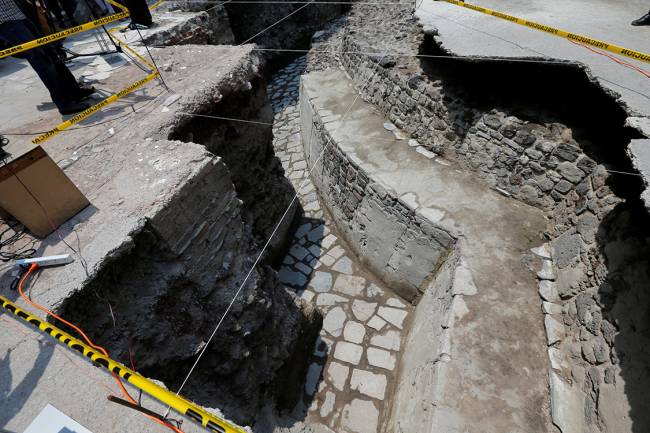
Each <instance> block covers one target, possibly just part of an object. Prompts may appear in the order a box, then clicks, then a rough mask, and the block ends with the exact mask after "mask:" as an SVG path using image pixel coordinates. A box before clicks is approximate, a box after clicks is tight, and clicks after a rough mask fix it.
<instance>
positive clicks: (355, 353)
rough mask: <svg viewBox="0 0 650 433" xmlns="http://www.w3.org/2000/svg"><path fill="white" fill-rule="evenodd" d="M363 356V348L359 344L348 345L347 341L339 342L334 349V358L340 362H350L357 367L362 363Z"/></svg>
mask: <svg viewBox="0 0 650 433" xmlns="http://www.w3.org/2000/svg"><path fill="white" fill-rule="evenodd" d="M362 355H363V347H361V346H359V345H358V344H354V343H348V342H347V341H339V342H338V343H336V346H335V347H334V358H336V359H338V360H339V361H344V362H348V363H350V364H353V365H357V364H358V363H359V361H361V356H362Z"/></svg>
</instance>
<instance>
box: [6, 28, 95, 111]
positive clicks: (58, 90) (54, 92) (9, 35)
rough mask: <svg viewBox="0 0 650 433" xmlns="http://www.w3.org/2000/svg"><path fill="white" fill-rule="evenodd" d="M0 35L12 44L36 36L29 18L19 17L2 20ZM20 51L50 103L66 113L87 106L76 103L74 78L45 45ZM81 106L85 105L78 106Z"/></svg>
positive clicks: (78, 97) (76, 95) (77, 95)
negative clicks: (43, 86)
mask: <svg viewBox="0 0 650 433" xmlns="http://www.w3.org/2000/svg"><path fill="white" fill-rule="evenodd" d="M0 38H1V39H2V40H4V41H5V42H6V43H8V44H9V45H11V46H13V45H17V44H20V43H23V42H27V41H31V40H33V39H35V38H36V36H35V32H34V31H33V30H32V29H31V23H29V21H27V20H18V21H8V22H5V23H1V24H0ZM22 54H23V55H22V57H24V58H25V59H27V61H28V62H29V64H30V65H31V67H32V68H33V69H34V71H36V73H37V74H38V76H39V78H40V79H41V81H42V82H43V84H44V85H45V87H47V90H49V92H50V96H51V97H52V102H54V104H55V105H56V106H57V108H58V109H59V111H60V112H62V113H64V114H66V113H69V112H74V110H76V111H81V110H83V109H85V108H88V104H79V102H78V101H79V99H80V89H79V85H78V84H77V80H76V79H75V78H74V75H72V73H71V72H70V70H69V69H68V68H67V67H66V66H65V65H64V64H62V63H61V61H60V60H59V59H57V58H55V57H53V56H50V55H49V54H48V52H47V50H46V49H45V48H44V47H38V48H34V49H31V50H29V51H25V52H24V53H22ZM82 106H85V108H81V107H82ZM79 108H81V110H79Z"/></svg>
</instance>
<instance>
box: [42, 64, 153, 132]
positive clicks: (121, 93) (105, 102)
mask: <svg viewBox="0 0 650 433" xmlns="http://www.w3.org/2000/svg"><path fill="white" fill-rule="evenodd" d="M157 76H158V72H154V73H152V74H150V75H147V76H146V77H144V78H143V79H141V80H140V81H136V82H135V83H133V84H131V85H130V86H129V87H127V88H126V89H123V90H120V91H119V92H117V93H115V94H113V95H111V96H109V97H108V98H106V99H104V100H103V101H102V102H100V103H99V104H96V105H93V106H92V107H90V108H88V109H87V110H85V111H82V112H81V113H79V114H77V115H75V116H73V117H71V118H70V119H68V120H66V121H65V122H63V123H61V124H59V125H58V126H56V127H55V128H54V129H51V130H49V131H47V132H46V133H45V134H42V135H39V136H38V137H36V138H35V139H33V140H32V143H34V144H40V143H42V142H44V141H46V140H49V139H50V138H52V137H54V136H55V135H57V134H59V133H60V132H61V131H63V130H64V129H67V128H69V127H71V126H72V125H74V124H75V123H79V122H81V121H82V120H84V119H85V118H86V117H89V116H90V115H92V114H94V113H95V112H97V111H99V110H101V109H102V108H104V107H106V106H107V105H110V104H112V103H113V102H115V101H117V100H118V99H120V98H122V97H124V96H126V95H128V94H129V93H131V92H133V91H134V90H136V89H137V88H138V87H141V86H143V85H144V84H146V83H148V82H149V81H151V80H153V79H154V78H156V77H157Z"/></svg>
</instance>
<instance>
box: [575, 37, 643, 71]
mask: <svg viewBox="0 0 650 433" xmlns="http://www.w3.org/2000/svg"><path fill="white" fill-rule="evenodd" d="M568 41H569V42H571V43H573V44H576V45H579V46H581V47H583V48H586V49H588V50H589V51H591V52H592V53H596V54H599V55H601V56H604V57H607V58H609V59H610V60H612V61H614V62H616V63H618V64H619V65H621V66H625V67H626V68H630V69H633V70H635V71H637V72H638V73H640V74H641V75H643V76H645V77H646V78H650V72H648V71H646V70H645V69H641V68H639V67H638V66H635V65H633V64H631V63H628V62H626V61H625V60H622V59H619V58H618V57H616V56H613V55H611V54H608V53H606V52H604V51H600V50H597V49H595V48H592V47H590V46H589V45H586V44H583V43H581V42H576V41H572V40H571V39H568Z"/></svg>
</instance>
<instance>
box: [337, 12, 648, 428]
mask: <svg viewBox="0 0 650 433" xmlns="http://www.w3.org/2000/svg"><path fill="white" fill-rule="evenodd" d="M363 8H364V7H363V6H355V7H354V8H353V12H352V14H351V15H350V17H349V19H348V26H347V28H346V32H345V34H344V36H343V45H342V49H341V57H340V58H341V63H342V65H343V66H344V68H345V71H346V72H347V73H348V75H349V76H350V77H351V78H352V80H353V81H354V83H355V85H356V87H357V89H358V90H359V91H360V92H361V96H362V97H363V98H364V99H365V100H367V101H369V102H371V103H372V104H374V105H375V106H377V107H378V108H379V109H380V111H381V112H382V113H383V114H384V115H386V116H387V117H388V118H389V119H390V120H391V122H393V123H394V124H395V125H396V126H398V127H399V128H400V129H402V130H403V131H404V132H406V133H407V134H408V135H410V136H411V137H413V138H414V139H416V140H417V141H418V142H419V143H420V144H421V145H423V146H425V147H426V148H428V149H429V150H431V151H433V152H435V153H438V154H443V155H444V156H445V157H447V158H449V159H452V160H455V161H456V162H457V163H458V164H460V165H461V166H463V167H464V168H466V169H469V170H471V171H474V172H475V173H477V174H478V175H479V176H480V178H481V179H482V181H483V182H486V183H487V184H489V185H490V186H492V187H494V188H497V189H498V190H499V191H500V192H502V193H503V194H506V195H511V196H513V197H514V198H517V199H519V200H521V201H523V202H525V203H528V204H531V205H533V206H536V207H539V208H541V209H544V210H545V211H547V215H548V218H549V225H548V230H547V232H546V236H547V237H548V238H549V239H551V253H552V257H553V264H554V267H555V271H556V277H555V282H554V284H556V287H557V291H558V295H559V298H560V304H561V305H562V316H561V317H562V321H563V325H564V331H565V336H564V341H565V342H567V343H570V344H568V346H569V345H572V346H571V347H572V349H571V350H569V351H570V353H569V355H568V356H569V360H570V364H571V365H572V366H573V370H572V371H571V369H569V370H566V371H564V377H565V379H567V380H569V381H576V382H577V383H579V384H580V386H581V387H582V388H583V390H584V392H585V395H586V397H585V400H584V402H585V403H584V405H585V407H584V413H585V424H586V425H588V426H589V429H590V431H600V430H602V429H604V430H602V431H607V430H606V427H604V419H605V418H607V417H605V416H604V415H603V413H604V412H606V411H608V410H609V412H610V416H609V418H608V419H609V422H610V424H611V423H612V422H614V421H612V419H613V418H615V417H614V416H613V415H611V413H613V410H612V409H611V408H612V407H618V406H620V405H621V404H622V403H621V401H625V400H627V401H628V402H629V404H630V405H631V406H632V407H633V410H634V406H635V403H634V400H635V398H634V392H630V391H627V393H626V394H627V395H624V391H621V390H618V391H616V392H614V391H612V389H613V387H612V386H611V385H612V384H613V382H614V381H615V379H614V377H615V375H616V374H620V375H622V376H626V374H624V373H625V372H626V368H625V367H621V365H620V363H621V359H620V358H621V355H620V354H618V353H617V347H616V339H615V338H614V335H616V334H617V332H618V330H619V329H620V325H619V324H617V321H619V320H620V318H618V317H617V314H614V311H615V310H616V308H621V307H620V305H622V304H624V303H626V302H628V301H629V298H630V296H637V295H631V294H629V293H628V294H626V293H625V291H626V290H629V289H630V288H633V290H632V292H631V293H638V290H641V288H642V287H643V286H645V285H646V284H645V283H643V282H642V280H643V277H640V276H639V275H640V274H639V273H641V274H643V275H646V274H647V272H646V271H642V270H641V269H642V268H643V265H642V263H645V262H644V261H643V260H641V261H639V260H640V258H641V257H642V256H643V253H642V252H643V251H645V250H646V247H645V246H644V245H646V243H647V240H646V241H643V239H642V237H643V235H640V234H638V233H637V234H633V232H634V231H635V230H629V229H624V228H623V226H621V224H624V223H623V221H632V220H637V221H638V220H639V219H640V220H644V218H645V220H646V221H647V213H646V215H645V217H643V216H641V215H639V212H638V209H636V208H635V206H634V205H630V206H624V205H623V204H624V202H625V200H624V199H623V198H621V197H619V196H617V195H616V194H615V193H614V192H613V191H612V188H611V186H610V185H611V184H612V182H611V181H612V176H616V174H615V173H610V172H608V170H607V168H606V167H607V166H606V165H605V163H606V162H605V163H604V164H598V163H597V162H595V161H594V160H593V159H591V158H590V157H589V156H587V155H586V154H585V152H584V150H583V148H582V145H581V144H580V143H579V142H578V141H577V140H576V138H574V136H573V132H572V130H571V129H570V128H568V127H567V126H566V125H563V124H560V123H545V122H543V121H531V120H522V119H519V118H517V117H515V116H512V115H508V114H506V113H504V112H502V111H500V110H498V109H495V108H492V109H489V108H487V109H485V110H483V111H480V110H476V109H474V108H471V107H467V106H465V105H464V103H463V101H462V100H459V99H456V98H454V97H453V96H452V95H450V94H449V93H448V92H446V89H445V88H444V86H443V85H442V83H441V82H440V81H431V80H429V79H427V78H426V74H425V73H424V71H423V70H422V68H421V66H420V65H419V64H418V63H417V62H416V61H412V60H409V59H408V58H400V57H398V56H392V55H391V54H390V53H392V52H405V53H413V54H416V53H418V50H419V47H420V44H421V43H422V41H423V37H424V35H423V33H422V32H418V30H417V26H415V25H411V26H410V27H409V25H408V24H405V23H408V20H409V17H410V12H409V11H408V10H399V11H397V10H395V9H392V10H387V9H386V10H384V11H382V12H377V13H376V14H373V15H372V16H371V17H368V18H366V16H367V14H368V13H367V11H366V10H364V9H363ZM380 8H381V7H378V9H380ZM387 29H390V31H389V33H390V34H389V33H387ZM378 41H381V42H378ZM389 48H390V49H389ZM383 49H385V50H386V52H388V53H389V54H388V55H383V54H382V50H383ZM373 52H374V53H376V54H375V55H367V53H373ZM375 71H376V72H375ZM365 83H367V85H364V84H365ZM468 119H471V122H469V121H468ZM636 146H637V148H638V146H639V144H636ZM637 168H640V169H641V170H643V167H637ZM644 194H645V196H646V197H647V192H645V193H644ZM643 224H645V223H643ZM635 236H637V243H636V244H635V246H634V247H633V246H632V241H631V239H632V238H634V237H635ZM638 236H641V237H638ZM624 242H625V243H626V245H627V246H628V247H629V249H628V250H627V253H625V258H624V259H621V260H616V259H614V256H617V255H619V254H621V245H623V244H624ZM632 251H634V253H632ZM613 263H616V264H613ZM615 269H617V270H615ZM623 269H624V270H623ZM633 269H636V271H633ZM624 274H625V275H624ZM617 298H618V301H615V300H614V299H617ZM614 306H617V307H614ZM635 311H636V310H635ZM634 314H636V313H634ZM635 332H636V331H635ZM635 338H637V339H640V340H638V341H644V339H643V338H642V337H640V336H637V337H635ZM622 340H624V338H619V344H618V346H619V351H620V350H621V347H625V350H626V351H628V354H629V364H634V365H637V366H639V365H640V364H639V362H640V361H639V359H640V357H642V356H641V355H639V354H636V353H635V354H634V355H632V353H633V352H636V351H634V350H631V349H630V348H629V346H627V345H626V344H625V343H622V342H621V341H622ZM596 354H598V355H597V356H596ZM632 359H634V361H632ZM629 364H628V365H629ZM639 368H640V370H643V367H639ZM615 372H616V374H615ZM627 376H628V377H630V376H633V377H636V378H637V379H636V380H641V379H640V377H641V376H638V373H632V372H629V371H628V373H627ZM603 378H606V380H605V379H603ZM601 387H604V388H602V389H601ZM619 388H620V386H619ZM616 393H619V394H618V396H616ZM637 405H638V404H637ZM621 411H622V409H621ZM621 413H622V412H621ZM619 415H620V414H619ZM617 416H618V415H617ZM639 418H643V417H639ZM637 422H638V421H637ZM616 425H618V426H619V427H620V428H624V427H623V425H622V424H612V425H611V426H610V427H612V426H616ZM601 428H602V429H601ZM612 428H614V430H615V429H616V428H615V427H612ZM614 430H611V431H614ZM621 431H622V430H621Z"/></svg>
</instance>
